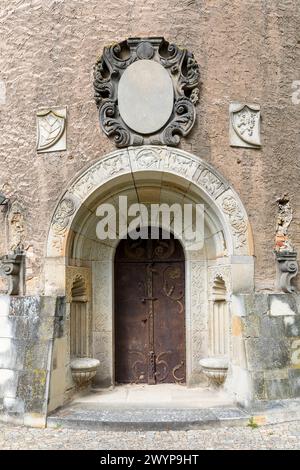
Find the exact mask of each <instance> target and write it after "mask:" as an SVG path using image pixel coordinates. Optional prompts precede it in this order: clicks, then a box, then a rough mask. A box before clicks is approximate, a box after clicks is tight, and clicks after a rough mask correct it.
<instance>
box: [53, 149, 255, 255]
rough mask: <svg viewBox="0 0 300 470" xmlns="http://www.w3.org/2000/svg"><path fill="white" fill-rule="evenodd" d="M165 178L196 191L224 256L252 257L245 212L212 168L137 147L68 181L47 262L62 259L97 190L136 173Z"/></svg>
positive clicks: (181, 155) (177, 154) (174, 153)
mask: <svg viewBox="0 0 300 470" xmlns="http://www.w3.org/2000/svg"><path fill="white" fill-rule="evenodd" d="M140 171H143V172H147V171H150V172H154V171H157V172H160V173H161V174H163V173H166V174H168V173H171V174H174V175H176V176H178V177H179V178H183V179H185V180H188V181H189V182H190V183H192V184H193V185H194V186H195V188H196V189H197V188H199V190H200V192H201V194H202V197H203V198H204V200H206V202H207V203H208V204H209V205H210V206H211V207H212V210H214V211H215V212H216V215H217V217H218V218H219V219H220V223H221V225H222V227H223V230H224V235H225V237H226V242H227V251H228V253H227V254H228V255H230V254H234V255H252V242H251V240H252V235H251V229H250V226H249V222H248V218H247V214H246V211H245V209H244V207H243V205H242V203H241V201H240V199H239V197H238V196H237V194H236V193H235V192H234V190H233V189H232V188H230V187H229V185H228V183H227V182H226V180H225V179H224V178H223V177H222V176H221V175H220V174H218V173H217V172H216V171H215V170H214V169H213V167H211V166H210V165H209V164H208V163H206V162H205V161H203V160H201V159H200V158H198V157H196V156H194V155H191V154H189V153H187V152H184V151H183V150H179V149H174V148H169V147H159V146H143V147H131V148H129V149H122V150H117V151H115V152H112V153H111V154H109V155H107V156H106V157H104V158H101V159H100V160H98V161H96V162H95V163H93V164H92V165H91V166H89V167H88V168H87V169H86V170H85V171H83V172H82V173H81V174H80V175H79V176H78V177H77V178H75V179H74V180H73V182H72V183H71V185H70V187H69V189H68V190H67V191H66V192H65V193H64V194H63V195H62V197H61V199H60V201H59V203H58V205H57V207H56V209H55V212H54V215H53V217H52V222H51V226H50V231H49V236H48V245H47V256H48V257H57V256H64V255H65V250H66V241H67V239H68V235H69V233H70V229H71V226H72V222H73V220H74V219H75V218H76V214H77V212H78V210H79V208H80V207H81V206H82V205H83V204H84V203H85V201H86V200H87V199H88V198H89V197H90V196H91V195H92V194H93V193H94V192H95V191H96V190H98V189H100V188H101V186H102V185H104V184H106V183H108V182H110V181H112V180H114V179H115V178H118V177H119V176H122V175H128V177H129V178H130V179H131V181H132V179H133V178H134V175H135V173H137V172H140Z"/></svg>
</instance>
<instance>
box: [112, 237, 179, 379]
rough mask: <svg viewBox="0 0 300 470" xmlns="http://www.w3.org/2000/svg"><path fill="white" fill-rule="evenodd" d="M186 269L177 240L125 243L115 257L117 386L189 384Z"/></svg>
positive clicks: (124, 241)
mask: <svg viewBox="0 0 300 470" xmlns="http://www.w3.org/2000/svg"><path fill="white" fill-rule="evenodd" d="M185 355H186V354H185V263H184V253H183V250H182V247H181V245H180V243H179V242H178V240H176V239H174V238H170V239H167V240H166V239H162V238H160V239H157V240H151V239H147V240H142V239H139V240H131V239H126V240H121V242H120V243H119V245H118V248H117V251H116V257H115V380H116V383H148V384H156V383H185V378H186V365H185Z"/></svg>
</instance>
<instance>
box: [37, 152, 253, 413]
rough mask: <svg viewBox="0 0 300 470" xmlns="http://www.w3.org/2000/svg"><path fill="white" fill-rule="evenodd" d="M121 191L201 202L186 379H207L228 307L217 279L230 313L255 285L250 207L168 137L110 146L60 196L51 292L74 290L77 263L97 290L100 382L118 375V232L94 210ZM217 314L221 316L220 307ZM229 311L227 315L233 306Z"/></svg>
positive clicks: (188, 268) (231, 348)
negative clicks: (101, 233)
mask: <svg viewBox="0 0 300 470" xmlns="http://www.w3.org/2000/svg"><path fill="white" fill-rule="evenodd" d="M120 195H126V196H127V197H128V203H132V202H140V203H141V202H142V203H144V204H146V205H147V204H151V203H153V202H158V203H168V204H172V203H174V202H176V203H178V204H184V203H189V202H193V203H197V204H198V203H200V204H203V205H204V244H203V247H202V248H201V249H199V250H198V251H188V250H187V247H186V246H183V249H184V251H185V281H186V282H185V326H186V336H185V338H186V384H187V385H188V386H192V385H198V386H199V385H201V383H202V382H203V380H204V377H203V374H202V371H201V366H200V364H199V360H200V359H201V358H202V357H207V356H209V355H210V354H211V353H212V351H214V349H215V348H214V346H213V345H214V344H217V343H216V341H217V339H216V338H212V337H211V334H212V333H210V331H211V332H212V331H213V328H212V325H213V321H214V318H215V317H216V315H217V314H216V312H221V310H222V309H223V306H222V305H221V303H220V305H221V307H222V309H221V308H219V307H220V306H219V305H215V302H220V301H219V299H217V298H216V295H215V290H216V288H215V286H216V284H218V279H222V280H223V281H224V283H223V284H222V289H223V291H224V292H223V291H222V295H223V300H222V301H223V302H227V305H226V306H225V307H224V309H223V310H222V312H225V313H226V312H230V304H231V295H232V294H233V293H239V292H251V290H252V289H253V249H252V235H251V230H250V227H249V223H248V218H247V215H246V211H245V209H244V207H243V205H242V203H241V201H240V199H239V198H238V196H237V195H236V193H235V192H234V190H233V189H232V188H231V187H230V186H229V185H228V183H227V182H226V181H225V180H224V178H222V177H221V176H220V175H219V174H218V173H217V172H216V171H215V170H214V169H213V168H212V167H211V166H210V165H208V164H207V163H206V162H204V161H202V160H201V159H199V158H198V157H196V156H194V155H191V154H188V153H186V152H183V151H181V150H177V149H169V148H167V147H153V146H144V147H141V148H138V147H136V148H129V149H126V150H119V151H116V152H113V153H112V154H110V155H108V156H107V157H105V158H102V159H100V160H99V161H97V162H95V163H93V164H92V165H90V166H89V167H88V168H87V169H86V170H85V171H83V172H81V173H80V175H79V176H78V177H77V178H75V179H74V181H73V182H72V183H71V184H70V187H69V189H68V190H67V191H66V192H65V193H64V194H63V195H62V196H61V198H60V201H59V203H58V205H57V208H56V210H55V212H54V215H53V218H52V221H51V225H50V230H49V236H48V242H47V258H46V263H45V293H46V294H47V295H63V296H64V295H66V296H67V302H68V298H69V299H71V298H72V295H71V294H70V295H69V294H68V286H69V285H72V279H73V276H74V273H76V274H77V275H80V276H81V277H82V278H84V279H85V280H86V285H87V286H88V291H89V292H90V302H89V311H90V331H89V334H88V337H89V338H90V350H89V354H90V355H91V356H93V357H95V358H97V359H99V360H100V363H101V366H100V368H99V370H98V373H97V376H96V383H97V384H98V385H100V386H112V385H114V383H115V344H114V343H115V339H114V338H115V337H114V256H115V252H116V249H117V245H118V240H119V238H120V237H119V234H118V233H115V234H114V235H115V237H112V239H109V240H105V241H103V242H102V241H100V240H99V239H98V238H97V236H96V224H97V222H98V218H97V215H96V211H97V207H98V205H99V204H100V203H105V202H110V203H111V204H114V205H115V206H116V210H118V208H117V200H118V198H119V197H120ZM70 279H71V280H70ZM67 311H68V309H67ZM218 315H219V316H218V318H220V319H221V317H220V315H221V313H218ZM226 315H227V316H226V318H225V320H226V321H227V320H228V318H229V317H230V313H228V314H227V313H226ZM228 315H229V317H228ZM226 321H225V323H224V325H225V324H226ZM227 324H228V321H227ZM215 330H216V329H215ZM228 330H229V331H228ZM224 332H225V333H224V334H226V335H227V336H226V338H225V341H227V339H228V338H229V343H230V344H229V345H228V355H229V356H230V374H231V376H232V377H233V380H231V383H232V384H233V387H234V386H235V385H234V384H235V383H236V381H235V379H234V378H235V377H236V376H237V374H239V373H240V372H239V371H240V370H241V367H242V366H241V365H240V362H241V361H240V357H241V356H242V355H243V354H244V352H243V345H242V344H240V343H239V341H240V338H235V337H234V335H233V333H232V331H231V325H230V322H229V325H228V329H227V330H226V331H225V329H224ZM68 335H69V332H68V331H66V336H65V338H62V339H60V346H59V347H60V350H61V352H60V354H62V355H64V366H63V367H64V369H63V367H62V370H61V373H60V374H58V373H57V374H56V375H57V376H59V377H60V380H59V382H57V383H58V388H59V390H58V389H57V386H56V385H55V384H54V381H55V380H56V379H54V377H55V375H53V376H52V378H51V382H52V388H53V389H55V393H56V395H57V397H59V398H57V399H56V400H55V405H52V402H51V397H50V405H49V409H53V408H54V407H56V406H57V404H58V403H59V404H63V402H64V400H65V397H66V391H68V394H67V396H70V394H72V393H73V392H72V390H73V389H74V383H73V382H72V377H71V373H70V366H69V363H70V345H69V342H70V339H69V337H68ZM56 343H57V344H58V342H55V344H54V354H55V348H57V347H58V346H57V344H56ZM236 356H238V357H236ZM64 371H65V372H64ZM230 374H229V375H230ZM178 377H180V376H179V375H178ZM50 388H51V387H50ZM53 403H54V402H53Z"/></svg>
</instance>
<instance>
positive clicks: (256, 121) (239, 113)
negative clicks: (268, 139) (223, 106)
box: [229, 103, 261, 148]
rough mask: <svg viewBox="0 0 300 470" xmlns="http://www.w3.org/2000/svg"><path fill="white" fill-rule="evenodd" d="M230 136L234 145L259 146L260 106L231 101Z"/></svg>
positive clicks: (231, 143)
mask: <svg viewBox="0 0 300 470" xmlns="http://www.w3.org/2000/svg"><path fill="white" fill-rule="evenodd" d="M229 114H230V124H229V137H230V145H231V146H232V147H246V148H259V147H260V146H261V141H260V106H259V105H258V104H240V103H231V104H230V106H229Z"/></svg>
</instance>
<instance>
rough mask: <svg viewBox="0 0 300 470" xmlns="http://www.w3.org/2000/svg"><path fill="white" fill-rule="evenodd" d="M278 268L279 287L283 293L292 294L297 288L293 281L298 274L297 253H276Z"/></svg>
mask: <svg viewBox="0 0 300 470" xmlns="http://www.w3.org/2000/svg"><path fill="white" fill-rule="evenodd" d="M275 255H276V260H277V267H278V286H279V287H280V289H282V290H283V292H287V293H292V292H294V290H295V288H294V287H293V286H292V285H291V280H292V279H293V278H294V277H295V276H297V274H298V262H297V253H296V252H295V251H281V252H275Z"/></svg>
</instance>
